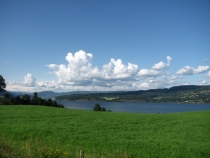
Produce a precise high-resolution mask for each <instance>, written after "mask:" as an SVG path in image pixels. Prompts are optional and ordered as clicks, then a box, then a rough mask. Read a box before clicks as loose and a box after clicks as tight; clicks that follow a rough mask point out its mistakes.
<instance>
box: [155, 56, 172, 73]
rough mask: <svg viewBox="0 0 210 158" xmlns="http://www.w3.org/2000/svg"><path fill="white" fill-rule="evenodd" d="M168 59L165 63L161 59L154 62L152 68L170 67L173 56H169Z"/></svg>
mask: <svg viewBox="0 0 210 158" xmlns="http://www.w3.org/2000/svg"><path fill="white" fill-rule="evenodd" d="M166 59H167V64H166V63H164V62H163V61H160V62H159V63H157V64H154V66H152V69H153V70H160V69H164V68H166V67H169V66H170V65H171V60H172V57H170V56H167V57H166Z"/></svg>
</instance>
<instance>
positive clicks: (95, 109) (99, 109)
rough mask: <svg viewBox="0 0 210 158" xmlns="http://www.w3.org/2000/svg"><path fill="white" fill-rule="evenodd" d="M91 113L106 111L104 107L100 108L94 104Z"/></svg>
mask: <svg viewBox="0 0 210 158" xmlns="http://www.w3.org/2000/svg"><path fill="white" fill-rule="evenodd" d="M93 111H106V109H105V108H104V107H101V106H100V104H95V106H94V107H93Z"/></svg>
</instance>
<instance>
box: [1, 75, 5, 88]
mask: <svg viewBox="0 0 210 158" xmlns="http://www.w3.org/2000/svg"><path fill="white" fill-rule="evenodd" d="M4 88H6V83H5V79H4V78H3V77H2V75H0V92H1V91H2V90H3V89H4Z"/></svg>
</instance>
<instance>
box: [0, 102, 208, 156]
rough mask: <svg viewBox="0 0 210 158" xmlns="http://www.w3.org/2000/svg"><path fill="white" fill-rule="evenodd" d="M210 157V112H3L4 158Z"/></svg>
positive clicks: (0, 153) (0, 113)
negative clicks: (82, 157) (80, 152)
mask: <svg viewBox="0 0 210 158" xmlns="http://www.w3.org/2000/svg"><path fill="white" fill-rule="evenodd" d="M80 150H83V151H84V157H85V158H92V157H93V158H98V157H99V158H100V157H103V158H112V157H113V158H117V157H119V158H121V157H122V158H127V157H134V158H137V157H143V158H144V157H145V158H149V157H155V158H156V157H161V158H163V157H167V158H168V157H185V158H187V157H189V158H191V157H192V158H199V157H210V111H201V112H187V113H173V114H134V113H117V112H111V113H110V112H93V111H82V110H72V109H60V108H53V107H46V106H30V105H28V106H20V105H18V106H17V105H15V106H0V157H15V158H16V157H20V158H22V157H30V158H36V157H43V158H56V157H62V158H66V157H72V158H74V157H75V158H79V151H80Z"/></svg>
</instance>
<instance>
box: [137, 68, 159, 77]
mask: <svg viewBox="0 0 210 158" xmlns="http://www.w3.org/2000/svg"><path fill="white" fill-rule="evenodd" d="M137 75H138V76H147V77H155V76H158V75H160V72H159V71H156V70H148V69H141V70H140V71H139V72H138V74H137Z"/></svg>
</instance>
